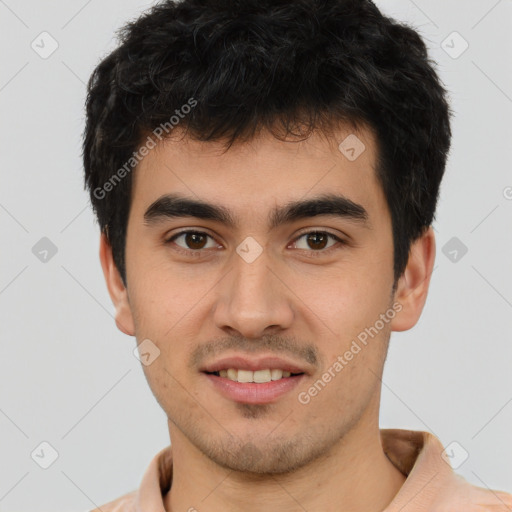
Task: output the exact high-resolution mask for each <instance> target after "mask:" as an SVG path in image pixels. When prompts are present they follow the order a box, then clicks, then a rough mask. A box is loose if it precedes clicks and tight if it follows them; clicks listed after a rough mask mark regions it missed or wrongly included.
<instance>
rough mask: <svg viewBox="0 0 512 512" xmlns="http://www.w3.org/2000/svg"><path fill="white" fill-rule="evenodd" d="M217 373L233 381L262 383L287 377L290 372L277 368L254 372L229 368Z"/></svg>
mask: <svg viewBox="0 0 512 512" xmlns="http://www.w3.org/2000/svg"><path fill="white" fill-rule="evenodd" d="M219 375H220V376H221V377H224V378H228V379H229V380H233V381H235V382H258V383H264V382H271V381H273V380H279V379H281V378H285V377H289V376H290V375H291V373H290V372H287V371H284V370H278V369H273V370H270V369H268V370H258V371H256V372H251V371H250V370H236V369H234V368H229V370H220V371H219Z"/></svg>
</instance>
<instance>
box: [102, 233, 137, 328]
mask: <svg viewBox="0 0 512 512" xmlns="http://www.w3.org/2000/svg"><path fill="white" fill-rule="evenodd" d="M100 261H101V267H102V268H103V275H104V276H105V281H106V283H107V288H108V293H109V294H110V298H111V299H112V302H113V304H114V306H115V308H116V316H115V320H116V325H117V328H118V329H119V330H120V331H122V332H124V333H125V334H128V335H129V336H134V335H135V327H134V322H133V317H132V311H131V309H130V303H129V302H128V293H127V290H126V288H125V286H124V283H123V280H122V279H121V275H120V274H119V270H118V269H117V267H116V264H115V263H114V258H113V256H112V247H111V246H110V243H109V241H108V238H107V236H106V235H105V233H102V234H101V238H100Z"/></svg>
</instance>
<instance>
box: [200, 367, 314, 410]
mask: <svg viewBox="0 0 512 512" xmlns="http://www.w3.org/2000/svg"><path fill="white" fill-rule="evenodd" d="M203 373H204V372H203ZM204 375H206V377H208V379H209V380H210V382H211V383H212V384H213V385H214V386H215V388H216V389H217V390H218V391H220V393H221V394H223V395H224V396H225V397H227V398H229V399H231V400H234V401H235V402H240V403H244V404H266V403H269V402H272V401H274V400H276V399H278V398H280V397H281V396H283V395H284V394H286V393H288V392H290V391H291V390H292V389H294V388H295V387H296V386H298V385H299V383H300V382H301V381H302V380H303V378H304V377H305V376H306V375H305V374H304V373H303V374H301V375H295V376H293V377H284V378H282V379H279V380H273V381H270V382H264V383H261V384H258V383H256V382H235V381H234V380H230V379H228V378H226V377H218V376H217V375H213V374H211V373H204Z"/></svg>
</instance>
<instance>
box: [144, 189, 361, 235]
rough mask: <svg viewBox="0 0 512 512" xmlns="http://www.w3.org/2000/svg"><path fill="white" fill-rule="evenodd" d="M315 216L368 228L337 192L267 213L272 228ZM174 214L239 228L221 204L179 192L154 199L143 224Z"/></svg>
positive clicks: (358, 212) (357, 210)
mask: <svg viewBox="0 0 512 512" xmlns="http://www.w3.org/2000/svg"><path fill="white" fill-rule="evenodd" d="M317 215H331V216H336V217H342V218H344V219H348V220H353V221H356V222H358V223H360V224H361V225H362V226H363V227H366V228H371V226H370V223H369V221H368V212H367V211H366V210H365V208H364V207H363V206H362V205H360V204H358V203H354V202H353V201H351V200H350V199H348V198H347V197H344V196H343V195H337V194H323V195H321V196H318V197H314V198H312V199H307V200H299V201H291V202H289V203H287V204H285V205H284V206H280V207H276V208H274V209H273V210H272V211H271V212H270V215H269V227H270V229H274V228H276V227H278V226H280V225H282V224H287V223H291V222H293V221H296V220H301V219H305V218H310V217H316V216H317ZM176 217H195V218H198V219H203V220H213V221H216V222H220V223H221V224H224V225H226V226H228V227H230V228H237V227H238V223H237V221H236V219H235V217H234V216H233V215H232V213H231V212H230V211H229V210H228V209H227V208H225V207H224V206H221V205H216V204H211V203H207V202H205V201H201V200H196V199H190V198H188V197H185V196H181V195H178V194H166V195H163V196H161V197H160V198H158V199H157V200H155V201H154V202H153V203H152V204H151V205H150V206H149V208H148V209H147V210H146V212H145V213H144V223H145V224H146V225H147V226H151V225H153V224H156V223H158V222H159V221H161V220H165V219H168V218H176Z"/></svg>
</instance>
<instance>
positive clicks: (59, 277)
mask: <svg viewBox="0 0 512 512" xmlns="http://www.w3.org/2000/svg"><path fill="white" fill-rule="evenodd" d="M376 3H377V5H378V6H379V7H380V8H381V9H382V11H383V12H384V13H385V14H388V15H391V16H394V17H395V18H397V19H399V20H402V21H406V22H409V23H411V24H413V25H414V26H415V27H416V28H417V29H418V30H419V31H420V33H421V34H422V35H423V37H424V38H425V39H426V41H427V43H428V46H429V48H430V54H431V57H432V58H433V59H434V60H435V61H437V62H438V72H439V73H440V75H441V77H442V80H443V82H444V83H445V85H446V86H447V88H448V89H449V90H450V91H451V94H450V97H451V102H452V108H453V109H454V111H455V113H456V118H455V119H454V121H453V125H452V126H453V133H454V137H453V146H452V150H451V154H450V159H449V162H448V166H447V171H446V175H445V178H444V181H443V185H442V192H441V197H440V203H439V208H438V214H437V221H436V222H435V224H434V227H435V229H436V234H437V258H436V266H435V271H434V274H433V276H432V283H431V289H430V296H429V299H428V301H427V304H426V307H425V310H424V313H423V316H422V318H421V320H420V322H419V324H418V325H417V327H416V328H414V329H413V330H411V331H408V332H405V333H394V334H393V335H392V341H391V347H390V353H389V357H388V361H387V365H386V368H385V372H384V385H383V396H382V412H381V427H382V428H386V427H392V428H394V427H396V428H411V429H416V430H427V431H431V432H433V433H434V434H436V435H437V436H438V437H439V438H440V439H441V441H442V442H443V444H444V445H445V446H448V445H449V444H450V443H451V442H453V441H456V442H457V443H459V444H460V445H461V446H462V447H464V449H465V450H467V452H468V453H469V458H468V459H467V460H466V461H465V462H464V463H463V464H462V465H461V466H460V467H458V469H457V472H458V473H459V474H461V475H462V476H464V477H465V478H466V479H467V480H468V481H470V482H472V483H474V484H476V485H479V486H482V487H487V486H488V487H490V488H493V489H500V490H508V491H509V492H510V491H512V438H511V433H512V428H511V426H512V372H511V361H512V343H511V337H512V336H511V333H512V266H511V261H512V230H511V224H512V223H511V221H512V200H511V199H512V172H511V164H510V162H511V160H512V158H511V157H512V154H511V149H510V148H511V141H512V128H511V120H512V116H511V112H512V68H511V67H510V62H512V44H511V43H512V36H511V34H512V30H511V29H512V2H511V1H510V0H501V1H496V0H478V1H476V0H473V1H465V2H460V1H453V0H452V1H450V2H448V1H440V0H436V1H432V0H430V1H427V0H416V1H414V2H413V1H411V0H380V1H377V2H376ZM149 5H151V2H141V1H137V0H129V1H127V0H109V1H100V0H89V1H88V2H85V1H82V0H74V1H69V0H68V1H64V0H60V1H54V2H36V1H35V0H33V1H15V0H0V37H1V45H0V54H1V67H0V109H1V117H0V119H1V133H0V144H1V151H0V159H1V160H0V172H1V173H2V187H1V190H0V223H1V229H2V231H1V232H2V248H1V252H0V254H1V257H2V259H1V271H0V308H1V318H0V329H1V334H2V337H1V345H0V350H1V352H0V375H1V376H0V383H1V386H0V433H1V435H0V461H1V463H0V511H4V512H5V511H7V510H16V511H18V512H28V511H31V512H34V511H50V510H52V511H53V510H68V511H79V512H80V511H84V510H88V509H90V508H93V507H94V505H100V504H103V503H105V502H107V501H110V500H111V499H114V498H116V497H118V496H120V495H121V494H124V493H126V492H128V491H131V490H133V489H135V488H136V487H137V486H138V484H139V482H140V478H141V476H142V474H143V471H144V470H145V469H146V467H147V465H148V463H149V461H150V459H151V458H152V457H153V456H154V455H155V454H156V452H157V451H158V450H160V449H161V448H163V447H164V446H165V445H167V444H168V443H169V438H168V431H167V424H166V417H165V415H164V413H163V411H162V410H161V409H160V408H159V406H158V404H157V402H156V400H155V399H154V397H153V395H152V393H151V392H150V390H149V388H148V386H147V383H146V380H145V378H144V375H143V372H142V369H141V366H140V363H139V361H138V360H137V359H136V358H135V357H134V355H133V353H132V352H133V349H134V348H135V346H136V343H135V339H134V338H132V337H128V336H125V335H124V334H122V333H121V332H119V331H118V330H117V328H116V326H115V323H114V320H113V313H114V309H113V306H112V305H111V302H110V298H109V296H108V293H107V289H106V286H105V284H104V280H103V275H102V272H101V267H100V263H99V259H98V247H99V243H98V241H99V230H98V226H97V225H96V223H95V220H94V218H93V215H92V211H91V209H90V207H89V203H88V197H87V195H86V192H85V191H84V190H83V185H82V168H81V157H80V151H81V134H82V130H83V125H84V112H83V103H84V91H85V82H86V81H87V79H88V77H89V75H90V73H91V72H92V70H93V68H94V66H95V65H96V64H97V63H98V62H99V60H100V58H101V57H102V56H104V55H105V54H106V53H107V52H108V51H110V50H111V49H113V48H114V46H115V35H114V31H115V30H116V29H117V28H119V27H120V26H121V25H122V24H123V23H124V22H125V21H127V20H129V19H132V18H134V17H136V16H137V15H138V13H140V12H141V11H142V10H143V9H145V8H146V7H148V6H149ZM43 31H47V32H49V33H50V34H51V36H52V37H53V38H54V39H55V40H56V41H57V42H58V45H59V47H58V49H57V50H56V51H55V52H54V53H53V54H52V55H51V56H49V57H48V58H46V59H43V58H41V57H40V56H39V55H38V54H37V53H36V52H35V51H34V50H33V49H32V48H31V43H32V41H34V40H35V41H36V43H37V41H40V37H39V34H40V33H41V32H43ZM454 31H456V32H458V33H459V34H460V36H461V37H462V38H464V40H466V41H467V43H468V44H469V47H468V49H467V50H466V51H465V52H464V53H462V54H461V55H460V56H458V57H457V58H453V57H452V56H450V55H448V53H447V52H446V51H445V50H444V49H443V47H442V44H443V43H442V42H443V41H446V42H445V43H444V46H446V45H448V46H453V48H452V49H451V50H449V51H451V52H452V54H453V52H456V53H458V52H459V51H460V50H461V48H462V46H461V43H462V41H461V40H460V39H457V37H458V36H457V35H455V36H453V35H452V32H454ZM454 37H455V39H454ZM38 38H39V39H38ZM447 38H448V39H447ZM452 41H453V42H452ZM39 45H40V46H41V45H42V43H41V42H39ZM49 47H50V46H49V40H46V43H45V48H46V49H48V48H49ZM507 187H509V188H507ZM42 237H48V238H49V239H50V240H51V241H52V242H53V243H54V244H55V245H56V246H57V249H58V252H57V253H56V254H55V256H53V257H52V258H51V259H49V261H47V262H46V263H43V262H41V261H40V260H39V259H38V258H36V256H35V255H34V254H33V253H32V247H33V246H34V245H35V244H36V243H37V242H38V241H39V240H40V239H41V238H42ZM452 237H457V238H458V239H459V240H460V242H462V243H463V244H464V245H465V246H466V247H467V248H468V252H467V254H465V255H464V256H461V253H460V251H459V253H458V255H459V258H458V261H456V262H453V261H451V260H450V258H448V257H447V256H446V255H445V254H444V253H443V250H442V249H443V247H444V246H445V244H447V243H448V242H449V241H450V240H451V239H452ZM452 243H453V242H452ZM448 248H450V246H448ZM450 250H451V249H450ZM447 252H448V251H447ZM452 256H453V255H452ZM43 441H47V442H48V443H50V444H51V445H52V446H53V447H54V448H55V449H56V450H57V452H58V455H59V456H58V458H57V460H56V461H55V462H54V463H53V464H52V465H51V466H50V467H49V468H48V469H42V468H41V467H39V466H38V465H37V464H36V463H35V462H34V460H33V459H32V458H31V453H32V452H33V450H34V449H36V448H37V447H38V446H39V445H40V443H41V442H43ZM454 446H455V447H456V448H457V450H460V448H458V447H457V445H454ZM453 453H455V455H456V457H460V455H458V454H459V452H457V451H455V452H453Z"/></svg>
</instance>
